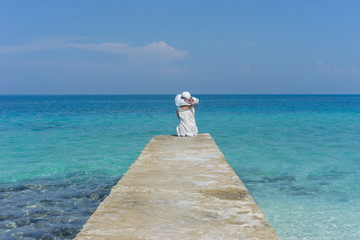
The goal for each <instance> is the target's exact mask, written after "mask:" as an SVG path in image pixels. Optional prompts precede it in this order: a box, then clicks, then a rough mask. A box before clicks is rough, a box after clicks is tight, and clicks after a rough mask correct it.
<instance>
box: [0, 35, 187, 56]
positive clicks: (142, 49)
mask: <svg viewBox="0 0 360 240" xmlns="http://www.w3.org/2000/svg"><path fill="white" fill-rule="evenodd" d="M67 48H76V49H83V50H87V51H97V52H104V53H112V54H119V55H123V56H127V57H128V58H129V60H132V61H136V60H138V59H139V58H140V59H141V58H146V59H148V58H151V59H154V58H155V59H162V60H167V61H174V60H180V59H183V58H184V57H186V56H187V55H188V53H187V52H186V51H183V50H177V49H175V48H174V47H172V46H170V45H168V44H167V43H166V42H164V41H159V42H152V43H150V44H148V45H145V46H130V45H129V44H125V43H113V42H106V43H76V42H69V41H66V40H61V39H51V40H42V41H37V42H34V43H31V44H23V45H10V46H0V55H10V54H18V53H27V52H38V51H45V50H55V49H67Z"/></svg>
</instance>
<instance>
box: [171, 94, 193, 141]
mask: <svg viewBox="0 0 360 240" xmlns="http://www.w3.org/2000/svg"><path fill="white" fill-rule="evenodd" d="M196 103H197V104H199V99H197V98H195V97H191V95H190V93H189V92H183V93H181V94H178V95H177V96H176V97H175V104H176V106H178V108H177V109H176V114H177V116H178V119H179V120H180V123H179V125H178V126H177V127H176V132H177V135H178V136H179V137H190V136H196V135H197V134H198V128H197V126H196V122H195V113H196V107H195V104H196Z"/></svg>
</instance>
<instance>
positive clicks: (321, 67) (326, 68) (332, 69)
mask: <svg viewBox="0 0 360 240" xmlns="http://www.w3.org/2000/svg"><path fill="white" fill-rule="evenodd" d="M316 64H317V68H318V71H319V72H320V73H322V74H339V73H344V72H345V70H344V69H343V68H341V67H339V66H337V65H335V64H334V65H332V66H330V65H326V64H325V63H324V62H323V61H322V60H318V61H317V62H316Z"/></svg>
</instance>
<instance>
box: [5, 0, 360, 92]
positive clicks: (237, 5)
mask: <svg viewBox="0 0 360 240" xmlns="http://www.w3.org/2000/svg"><path fill="white" fill-rule="evenodd" d="M359 26H360V1H329V0H326V1H325V0H323V1H322V0H318V1H306V0H305V1H265V0H264V1H256V0H252V1H250V0H249V1H136V0H135V1H130V0H129V1H89V0H86V1H85V0H83V1H66V0H63V1H44V0H43V1H41V0H38V1H16V0H0V94H175V93H178V92H182V91H184V90H188V91H190V92H192V93H198V94H200V93H204V94H224V93H226V94H296V93H300V94H316V93H320V94H327V93H330V94H332V93H333V94H346V93H349V94H353V93H355V94H356V93H360V27H359Z"/></svg>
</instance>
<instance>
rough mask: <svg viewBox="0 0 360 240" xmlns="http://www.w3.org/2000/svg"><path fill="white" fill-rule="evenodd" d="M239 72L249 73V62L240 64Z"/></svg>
mask: <svg viewBox="0 0 360 240" xmlns="http://www.w3.org/2000/svg"><path fill="white" fill-rule="evenodd" d="M240 73H242V74H251V67H250V64H249V63H248V64H244V65H241V66H240Z"/></svg>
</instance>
